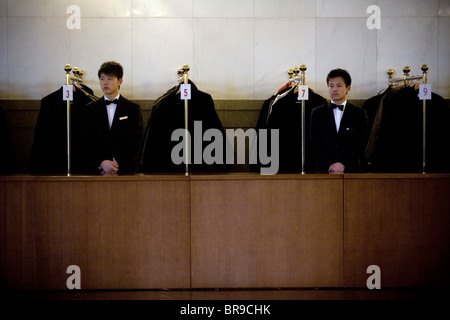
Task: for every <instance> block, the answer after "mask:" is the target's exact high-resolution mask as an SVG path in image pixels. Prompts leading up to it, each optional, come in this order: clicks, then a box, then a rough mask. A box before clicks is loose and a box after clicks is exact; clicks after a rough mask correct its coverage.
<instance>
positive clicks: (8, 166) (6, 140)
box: [0, 107, 16, 174]
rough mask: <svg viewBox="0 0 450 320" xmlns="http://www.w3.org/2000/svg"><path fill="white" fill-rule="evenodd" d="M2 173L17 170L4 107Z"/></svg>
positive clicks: (0, 128) (0, 127) (0, 119)
mask: <svg viewBox="0 0 450 320" xmlns="http://www.w3.org/2000/svg"><path fill="white" fill-rule="evenodd" d="M0 150H1V151H2V155H1V156H0V174H13V173H15V171H16V168H15V165H14V159H15V157H14V155H13V148H12V144H11V136H10V134H9V131H8V127H7V125H6V120H5V117H4V114H3V109H2V108H1V107H0Z"/></svg>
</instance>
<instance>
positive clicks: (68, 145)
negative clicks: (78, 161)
mask: <svg viewBox="0 0 450 320" xmlns="http://www.w3.org/2000/svg"><path fill="white" fill-rule="evenodd" d="M64 71H66V85H70V71H72V67H71V66H70V64H66V65H65V66H64ZM70 131H71V130H70V100H69V99H67V175H70V172H71V166H70V164H71V163H70V156H71V146H70V144H71V137H70Z"/></svg>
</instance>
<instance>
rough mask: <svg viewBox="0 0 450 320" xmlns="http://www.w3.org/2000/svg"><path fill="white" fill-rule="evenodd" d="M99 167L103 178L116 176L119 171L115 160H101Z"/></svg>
mask: <svg viewBox="0 0 450 320" xmlns="http://www.w3.org/2000/svg"><path fill="white" fill-rule="evenodd" d="M100 167H101V168H102V175H104V176H113V175H117V171H119V164H118V163H117V162H116V160H114V161H111V160H103V161H102V163H101V164H100Z"/></svg>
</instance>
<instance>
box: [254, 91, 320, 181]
mask: <svg viewBox="0 0 450 320" xmlns="http://www.w3.org/2000/svg"><path fill="white" fill-rule="evenodd" d="M308 91H309V92H308V98H309V99H308V100H306V101H305V164H304V169H305V171H308V172H311V171H314V163H315V160H314V155H313V152H312V150H311V144H310V139H309V134H310V130H309V127H310V118H311V111H312V109H314V108H315V107H318V106H320V105H323V104H324V103H326V102H327V100H326V99H325V98H324V97H322V96H321V95H319V94H317V93H315V92H314V91H313V90H312V89H311V88H309V90H308ZM260 129H267V130H268V133H267V137H268V139H267V140H268V147H267V149H268V150H269V151H268V154H269V155H270V154H271V151H270V149H271V148H270V146H271V140H270V136H271V135H270V130H271V129H278V130H279V169H278V172H279V173H283V172H286V173H290V172H301V171H302V134H303V133H302V101H301V100H298V92H295V88H294V87H289V88H285V89H283V90H280V91H279V92H278V93H277V94H275V95H273V96H271V97H270V98H269V99H267V100H265V101H264V103H263V105H262V107H261V111H260V114H259V118H258V122H257V125H256V132H257V133H258V131H259V130H260ZM251 149H252V152H257V155H258V148H257V147H255V146H254V145H253V146H252V148H251ZM255 150H256V151H255ZM254 157H255V156H254ZM255 158H256V157H255ZM257 158H258V161H257V164H256V165H252V166H251V170H252V171H260V169H261V167H264V165H263V164H261V163H260V161H259V157H257Z"/></svg>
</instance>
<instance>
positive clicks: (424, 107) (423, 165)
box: [421, 64, 428, 173]
mask: <svg viewBox="0 0 450 320" xmlns="http://www.w3.org/2000/svg"><path fill="white" fill-rule="evenodd" d="M421 70H422V73H423V75H422V76H423V79H422V82H423V84H427V71H428V66H427V65H426V64H424V65H422V67H421ZM422 126H423V132H422V143H423V149H422V173H425V166H426V137H427V132H426V129H427V100H425V99H423V125H422Z"/></svg>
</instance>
